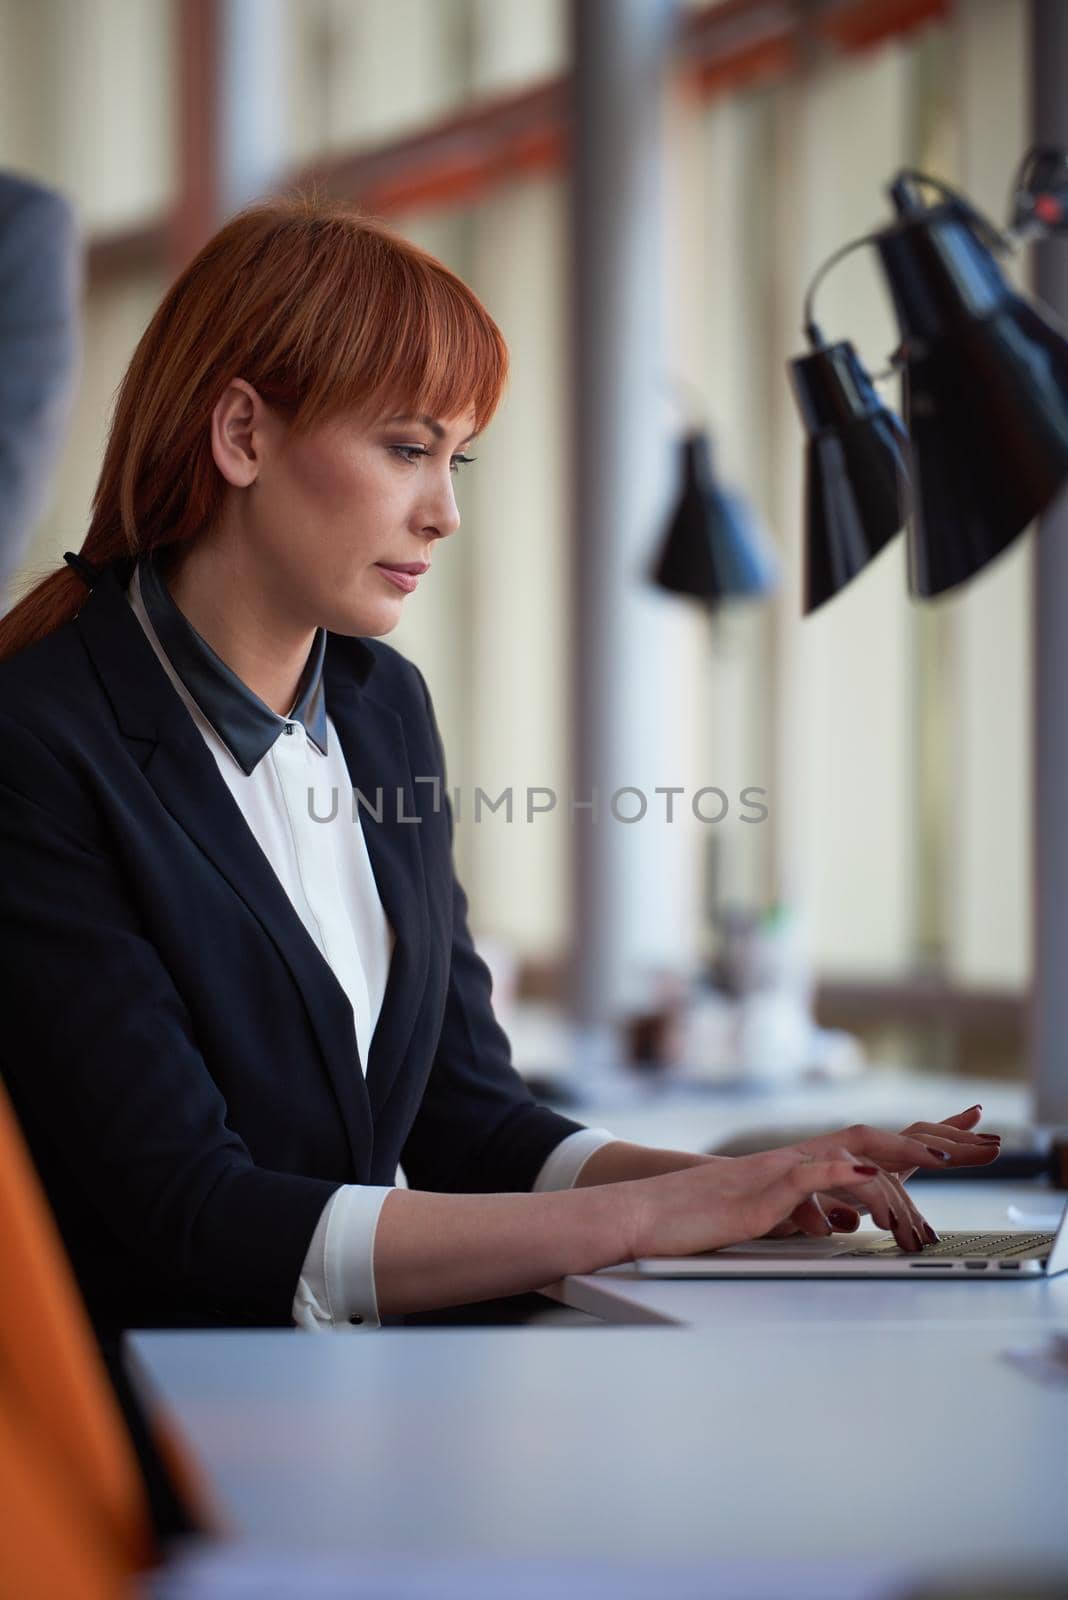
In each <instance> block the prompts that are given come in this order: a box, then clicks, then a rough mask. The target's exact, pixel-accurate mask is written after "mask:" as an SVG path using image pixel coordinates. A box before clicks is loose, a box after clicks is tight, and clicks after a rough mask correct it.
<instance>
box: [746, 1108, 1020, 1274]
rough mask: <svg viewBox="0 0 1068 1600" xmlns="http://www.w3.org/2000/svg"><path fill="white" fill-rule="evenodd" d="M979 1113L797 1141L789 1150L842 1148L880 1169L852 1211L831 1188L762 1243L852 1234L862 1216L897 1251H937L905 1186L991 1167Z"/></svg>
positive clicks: (992, 1154) (990, 1142)
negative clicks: (922, 1176) (890, 1238)
mask: <svg viewBox="0 0 1068 1600" xmlns="http://www.w3.org/2000/svg"><path fill="white" fill-rule="evenodd" d="M982 1110H983V1108H982V1106H978V1105H976V1106H969V1108H968V1109H967V1110H966V1111H958V1112H957V1113H956V1115H954V1116H952V1117H947V1118H946V1119H945V1121H944V1122H913V1123H910V1125H909V1126H908V1127H907V1128H904V1129H903V1130H902V1132H901V1133H900V1134H894V1133H886V1132H884V1131H883V1130H881V1129H879V1128H871V1127H868V1126H867V1125H866V1124H863V1123H859V1124H857V1125H856V1126H854V1127H851V1128H843V1129H841V1130H839V1131H838V1132H836V1133H829V1134H821V1135H818V1136H817V1137H816V1138H814V1139H805V1140H802V1141H800V1142H799V1143H797V1144H796V1145H795V1146H794V1148H796V1149H799V1150H804V1151H807V1152H810V1153H811V1154H812V1155H814V1156H821V1155H826V1154H829V1153H830V1151H831V1150H833V1149H837V1148H840V1147H842V1146H845V1147H846V1148H848V1149H849V1150H850V1151H851V1152H852V1153H853V1154H854V1155H856V1156H857V1157H858V1158H859V1159H861V1160H865V1161H871V1162H873V1163H874V1164H875V1165H876V1166H877V1167H878V1168H879V1169H880V1172H879V1176H878V1177H877V1178H876V1179H875V1180H874V1181H873V1182H872V1184H871V1185H870V1187H869V1188H868V1189H866V1190H865V1199H864V1203H863V1204H858V1202H857V1199H856V1195H855V1192H854V1193H851V1192H850V1191H845V1190H834V1189H831V1190H828V1191H826V1192H823V1193H819V1194H816V1195H813V1196H812V1198H811V1199H809V1200H806V1201H803V1202H802V1204H801V1205H799V1206H798V1207H797V1208H796V1209H795V1210H794V1211H793V1212H792V1213H791V1215H790V1217H789V1219H787V1220H786V1221H785V1222H782V1223H780V1224H779V1225H778V1227H776V1228H773V1229H772V1230H771V1232H770V1233H769V1234H766V1235H764V1237H766V1238H771V1239H779V1238H785V1237H787V1236H788V1235H790V1234H794V1233H807V1234H812V1235H820V1234H823V1235H826V1234H830V1233H852V1232H853V1231H854V1229H855V1228H856V1227H857V1226H858V1225H859V1222H860V1218H861V1216H862V1215H864V1214H865V1213H868V1214H870V1216H871V1218H872V1220H873V1222H875V1224H876V1226H878V1227H880V1228H886V1229H888V1230H889V1231H890V1232H891V1233H892V1234H893V1235H894V1238H895V1240H896V1242H897V1244H898V1245H900V1247H901V1248H902V1249H903V1250H909V1251H914V1250H922V1249H924V1247H925V1246H928V1245H936V1244H938V1242H939V1238H938V1234H937V1233H936V1232H935V1231H934V1229H933V1228H932V1227H931V1225H930V1223H929V1222H928V1221H927V1220H926V1218H925V1217H923V1216H922V1215H921V1213H920V1211H919V1208H918V1207H917V1206H916V1205H915V1203H914V1201H913V1200H912V1197H911V1195H910V1194H909V1193H908V1191H907V1190H906V1188H905V1181H906V1180H907V1179H908V1178H910V1177H911V1176H912V1175H913V1173H914V1172H918V1171H920V1170H921V1169H923V1170H926V1171H939V1170H943V1169H944V1168H945V1167H947V1166H972V1165H988V1164H989V1163H990V1162H991V1161H996V1160H997V1157H998V1154H999V1151H1000V1148H1001V1141H1000V1136H999V1135H998V1134H992V1133H977V1132H976V1126H977V1124H978V1122H979V1120H980V1118H981V1116H982ZM869 1197H870V1198H869Z"/></svg>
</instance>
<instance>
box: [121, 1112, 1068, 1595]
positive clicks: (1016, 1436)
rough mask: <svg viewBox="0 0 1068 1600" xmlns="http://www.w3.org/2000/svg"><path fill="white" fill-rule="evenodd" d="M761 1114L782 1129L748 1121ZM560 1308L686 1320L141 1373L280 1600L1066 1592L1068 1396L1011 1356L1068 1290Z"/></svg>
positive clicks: (839, 1293) (999, 1189) (667, 1296)
mask: <svg viewBox="0 0 1068 1600" xmlns="http://www.w3.org/2000/svg"><path fill="white" fill-rule="evenodd" d="M859 1088H860V1086H859V1085H851V1086H849V1089H848V1091H843V1092H842V1093H841V1094H840V1095H839V1096H838V1097H837V1098H838V1100H839V1102H840V1104H839V1106H838V1108H836V1109H835V1110H834V1111H831V1110H830V1108H829V1107H826V1108H825V1109H826V1110H827V1120H826V1125H827V1126H833V1125H834V1123H835V1121H836V1120H843V1116H844V1120H847V1121H848V1120H855V1119H858V1118H864V1119H867V1120H876V1119H877V1117H878V1116H879V1112H878V1110H876V1109H873V1103H874V1102H877V1100H878V1097H879V1095H880V1094H881V1093H885V1094H887V1095H890V1096H891V1099H893V1106H892V1111H896V1110H898V1109H900V1096H899V1095H898V1097H897V1098H896V1099H894V1098H893V1096H892V1094H891V1091H890V1090H888V1088H887V1086H886V1085H885V1084H882V1085H868V1086H867V1089H868V1093H867V1094H866V1095H862V1094H858V1093H857V1090H858V1089H859ZM953 1088H954V1093H953V1095H952V1096H951V1097H950V1098H949V1100H948V1103H947V1101H946V1099H945V1095H944V1092H943V1091H942V1090H941V1089H940V1088H939V1087H938V1086H935V1087H934V1088H932V1090H931V1093H930V1097H929V1099H930V1101H931V1102H933V1104H931V1105H930V1106H928V1105H924V1106H917V1105H916V1104H915V1097H913V1099H912V1101H911V1102H910V1106H911V1107H912V1108H913V1109H911V1111H910V1114H911V1115H912V1116H916V1115H933V1114H934V1110H935V1106H936V1105H937V1107H938V1114H939V1115H945V1114H946V1113H947V1111H950V1110H952V1109H954V1107H955V1106H956V1105H958V1104H963V1103H964V1101H963V1099H962V1098H961V1096H960V1087H959V1085H954V1086H953ZM1013 1094H1015V1095H1016V1097H1017V1105H1016V1107H1015V1108H1014V1109H1013V1111H1010V1112H1008V1114H1010V1115H1012V1114H1015V1115H1017V1116H1019V1114H1020V1107H1019V1104H1018V1102H1019V1098H1020V1097H1019V1094H1018V1091H1009V1092H1008V1095H1007V1097H1006V1098H1009V1097H1011V1096H1012V1095H1013ZM988 1098H990V1097H989V1095H988ZM845 1100H848V1102H849V1105H850V1110H849V1111H848V1112H844V1106H843V1105H842V1104H841V1102H844V1101H845ZM719 1109H720V1112H721V1113H722V1112H723V1107H722V1105H721V1106H720V1108H719ZM886 1109H888V1110H889V1109H890V1102H889V1100H888V1101H887V1106H886ZM769 1110H770V1107H769ZM617 1113H618V1108H617ZM710 1113H711V1114H710ZM715 1113H716V1107H715V1105H714V1104H713V1103H710V1102H708V1101H702V1102H701V1105H700V1106H699V1107H698V1108H697V1109H696V1110H695V1109H694V1107H693V1106H692V1105H691V1106H688V1107H683V1106H681V1105H679V1104H678V1103H676V1104H675V1105H674V1106H668V1105H667V1104H666V1103H665V1104H664V1105H662V1106H661V1108H660V1109H659V1110H656V1109H655V1108H650V1107H646V1108H644V1109H642V1108H638V1109H637V1110H636V1111H635V1112H634V1114H633V1117H631V1116H630V1114H628V1116H627V1117H620V1116H619V1115H618V1114H613V1113H612V1110H611V1108H604V1112H603V1117H604V1122H605V1125H606V1126H609V1127H611V1128H613V1130H614V1131H616V1132H618V1133H619V1134H620V1135H621V1136H623V1137H635V1136H644V1137H645V1138H647V1139H648V1140H650V1142H662V1143H675V1144H679V1145H680V1146H683V1147H685V1146H686V1145H687V1144H688V1146H689V1147H690V1148H700V1147H701V1145H702V1144H703V1143H705V1142H707V1141H708V1140H709V1139H710V1138H713V1137H715V1138H718V1137H725V1136H727V1135H728V1134H729V1132H730V1131H732V1129H731V1128H730V1127H727V1128H726V1131H724V1124H725V1123H726V1122H728V1121H729V1120H730V1116H731V1115H734V1114H735V1113H733V1112H729V1113H727V1114H725V1115H721V1116H720V1120H719V1124H718V1126H716V1125H715V1123H716V1115H715ZM805 1113H806V1115H807V1116H810V1117H811V1116H812V1115H813V1107H812V1105H811V1104H807V1105H806V1106H805ZM792 1114H796V1113H794V1112H786V1111H784V1108H783V1105H782V1103H781V1102H776V1103H775V1106H774V1115H775V1116H776V1118H779V1117H784V1116H786V1115H792ZM816 1114H817V1115H818V1113H816ZM891 1114H892V1112H891ZM1002 1114H1006V1113H1005V1111H1004V1109H1003V1113H1002ZM737 1116H738V1118H739V1123H738V1125H741V1123H742V1122H746V1123H750V1124H751V1123H752V1122H753V1121H754V1120H756V1119H755V1118H754V1116H753V1114H752V1107H751V1106H750V1107H748V1108H746V1109H745V1110H744V1111H743V1110H742V1108H740V1107H739V1108H737ZM658 1119H659V1120H658ZM672 1119H674V1123H673V1122H672ZM589 1120H591V1121H596V1120H599V1115H598V1116H596V1117H595V1116H591V1117H590V1118H589ZM989 1120H990V1121H991V1122H992V1123H993V1122H994V1121H995V1117H994V1116H993V1115H992V1116H991V1117H990V1119H989ZM680 1122H681V1123H683V1124H684V1125H683V1126H682V1127H681V1128H680V1126H679V1124H680ZM687 1133H688V1134H689V1135H690V1136H691V1137H690V1138H686V1137H684V1136H685V1135H686V1134H687ZM930 1187H931V1188H932V1189H934V1188H935V1187H936V1186H935V1185H931V1186H930ZM1026 1193H1031V1194H1033V1193H1034V1191H1033V1190H1029V1189H1026V1188H1024V1187H1023V1186H1015V1185H1013V1186H1008V1185H1000V1184H998V1185H995V1184H983V1185H980V1186H974V1187H973V1186H965V1185H961V1186H959V1187H954V1186H949V1185H946V1186H944V1187H938V1193H937V1196H935V1195H932V1198H931V1200H930V1201H929V1202H928V1203H927V1204H928V1208H929V1212H930V1215H931V1217H932V1220H933V1221H934V1222H935V1224H936V1226H937V1225H939V1224H941V1225H944V1226H952V1225H954V1223H955V1222H957V1221H958V1220H959V1221H960V1222H961V1223H962V1224H963V1225H967V1224H968V1223H970V1222H971V1221H972V1220H973V1219H977V1220H979V1221H984V1222H985V1221H989V1222H990V1223H991V1225H995V1226H996V1225H1000V1224H1001V1222H1002V1221H1003V1220H1004V1216H1005V1206H1006V1203H1007V1201H1008V1200H1009V1199H1010V1198H1012V1197H1013V1196H1014V1195H1015V1196H1016V1197H1017V1198H1021V1197H1022V1196H1023V1195H1024V1194H1026ZM560 1292H561V1294H562V1297H563V1298H565V1299H566V1300H568V1301H569V1303H571V1304H572V1305H576V1306H579V1307H581V1308H583V1309H594V1310H596V1311H597V1312H598V1313H599V1314H601V1315H604V1316H607V1317H608V1318H610V1319H619V1320H623V1321H632V1320H635V1319H640V1318H642V1317H643V1316H644V1317H646V1318H648V1319H650V1320H653V1321H655V1322H657V1323H658V1324H661V1325H660V1326H657V1327H652V1328H644V1327H643V1328H634V1327H630V1328H628V1327H605V1328H594V1329H592V1330H591V1329H582V1330H565V1329H545V1330H538V1329H530V1330H524V1329H509V1330H504V1331H485V1330H480V1329H463V1330H457V1331H453V1330H437V1329H397V1330H382V1331H381V1332H377V1333H374V1334H367V1333H352V1334H348V1333H338V1334H334V1335H324V1336H315V1337H313V1336H309V1335H306V1334H301V1333H297V1332H292V1333H286V1332H278V1333H273V1332H257V1333H243V1332H234V1333H221V1334H216V1333H148V1334H137V1335H133V1336H131V1339H130V1352H131V1359H132V1365H133V1370H134V1375H135V1380H136V1381H138V1382H139V1383H140V1385H141V1387H142V1389H143V1391H144V1393H145V1394H146V1397H147V1399H148V1401H149V1404H150V1405H153V1404H155V1405H160V1406H163V1407H165V1409H166V1411H167V1412H168V1414H169V1416H170V1418H171V1420H172V1423H174V1424H175V1425H176V1426H177V1428H178V1431H179V1433H180V1434H181V1435H183V1436H184V1437H185V1439H186V1441H187V1442H188V1444H189V1445H190V1447H191V1449H192V1451H193V1453H194V1455H195V1456H196V1458H197V1459H198V1460H199V1461H200V1463H201V1465H202V1467H203V1468H204V1470H205V1471H206V1474H207V1476H208V1479H209V1482H210V1485H211V1487H212V1489H213V1490H214V1492H215V1495H216V1497H217V1498H218V1500H219V1501H220V1503H221V1506H222V1509H223V1511H224V1513H225V1514H226V1516H227V1517H228V1519H229V1521H230V1524H231V1526H232V1527H233V1529H234V1531H235V1533H236V1534H238V1535H239V1536H240V1537H241V1538H242V1539H243V1540H244V1541H245V1542H246V1544H247V1545H248V1546H249V1547H250V1548H251V1549H252V1550H253V1551H254V1552H256V1551H258V1552H260V1553H261V1554H262V1553H264V1552H267V1553H268V1558H269V1559H268V1570H269V1571H273V1572H274V1573H275V1582H276V1587H275V1588H273V1589H272V1588H270V1587H269V1586H268V1587H266V1588H265V1587H263V1586H262V1584H261V1585H260V1587H259V1588H257V1590H256V1592H257V1595H258V1596H259V1597H261V1600H264V1597H266V1595H267V1594H268V1593H269V1594H271V1595H272V1596H273V1595H274V1594H278V1595H281V1594H286V1593H289V1592H291V1590H289V1589H287V1588H286V1587H285V1584H286V1583H287V1582H291V1578H292V1575H291V1573H290V1577H289V1578H285V1577H282V1576H279V1575H280V1574H282V1573H283V1572H284V1571H285V1570H287V1569H285V1568H284V1567H283V1565H282V1564H281V1562H280V1558H279V1557H278V1556H277V1555H276V1554H275V1553H276V1552H279V1551H289V1552H294V1551H295V1552H296V1553H297V1554H296V1560H297V1563H298V1567H299V1563H300V1562H301V1560H303V1559H304V1556H305V1555H310V1553H311V1552H315V1553H316V1556H317V1557H319V1558H321V1559H326V1560H328V1561H330V1560H332V1561H334V1562H335V1567H334V1569H333V1571H334V1573H335V1576H338V1582H339V1587H338V1588H337V1589H336V1590H335V1589H333V1588H324V1589H322V1590H321V1591H320V1590H319V1589H318V1588H313V1587H312V1585H311V1578H310V1575H309V1574H308V1573H305V1574H304V1576H303V1577H302V1580H301V1583H300V1586H299V1589H300V1592H301V1593H302V1594H303V1595H312V1594H319V1593H320V1592H321V1593H323V1594H324V1595H325V1594H327V1593H329V1594H331V1595H333V1594H335V1593H341V1592H343V1593H345V1594H346V1595H348V1596H355V1595H357V1594H359V1595H361V1596H362V1595H364V1594H370V1593H375V1594H376V1595H379V1596H382V1595H388V1596H389V1597H390V1600H393V1597H395V1596H396V1597H402V1596H403V1597H404V1600H411V1597H413V1596H419V1597H420V1600H422V1597H424V1596H435V1597H439V1600H444V1597H446V1596H447V1597H448V1600H476V1597H477V1600H482V1597H483V1596H490V1595H492V1596H494V1597H495V1600H497V1597H499V1596H503V1595H507V1596H508V1597H509V1600H527V1596H531V1597H533V1596H535V1595H537V1596H541V1595H544V1594H561V1595H565V1594H566V1595H567V1596H568V1600H574V1597H578V1596H580V1595H581V1596H586V1595H590V1596H592V1595H594V1594H596V1595H597V1596H598V1597H601V1596H603V1595H607V1594H609V1593H610V1594H612V1595H613V1596H614V1597H616V1600H632V1597H637V1596H639V1595H640V1596H642V1600H645V1597H646V1596H648V1595H654V1594H656V1595H659V1594H668V1593H670V1594H672V1595H673V1597H677V1600H697V1597H698V1596H700V1597H701V1600H704V1597H705V1596H706V1595H712V1594H717V1595H718V1594H723V1595H728V1596H730V1597H731V1600H780V1597H781V1600H786V1597H787V1596H789V1597H790V1600H809V1597H810V1596H811V1597H814V1596H819V1597H820V1600H887V1597H889V1596H891V1595H893V1596H895V1597H896V1596H898V1595H900V1594H901V1593H902V1592H903V1591H902V1590H901V1588H900V1587H898V1585H897V1584H896V1583H892V1582H891V1580H890V1576H889V1575H890V1574H892V1573H897V1574H898V1575H900V1573H901V1572H903V1571H904V1572H906V1573H911V1574H913V1575H922V1576H924V1577H926V1578H931V1577H937V1576H941V1577H943V1578H944V1577H946V1576H948V1575H950V1574H953V1575H956V1574H959V1573H960V1571H961V1570H962V1569H963V1568H969V1567H970V1568H971V1570H972V1571H978V1572H980V1573H982V1574H983V1576H984V1577H985V1578H988V1579H989V1578H990V1576H991V1575H992V1574H993V1573H995V1572H997V1571H999V1570H1002V1571H1007V1572H1010V1573H1014V1574H1015V1577H1014V1578H1013V1579H1012V1580H1010V1582H1009V1585H1008V1586H1007V1587H1006V1588H1005V1589H1004V1590H1003V1591H1001V1592H1003V1593H1004V1594H1006V1595H1008V1594H1013V1593H1017V1592H1019V1591H1018V1590H1017V1589H1014V1587H1013V1584H1014V1583H1019V1582H1021V1581H1022V1580H1021V1579H1020V1573H1021V1571H1022V1570H1023V1569H1024V1568H1025V1567H1026V1566H1027V1564H1028V1563H1033V1562H1041V1563H1043V1564H1044V1565H1047V1566H1056V1567H1057V1568H1058V1570H1059V1572H1060V1574H1061V1576H1062V1579H1063V1581H1064V1590H1063V1591H1060V1592H1068V1516H1066V1514H1065V1505H1066V1500H1065V1484H1066V1483H1068V1385H1064V1384H1060V1385H1057V1386H1053V1385H1049V1384H1043V1383H1040V1382H1039V1381H1037V1380H1036V1379H1035V1378H1034V1377H1032V1376H1031V1375H1029V1374H1028V1373H1026V1372H1024V1371H1022V1370H1020V1369H1019V1368H1017V1367H1015V1366H1013V1365H1011V1364H1010V1363H1009V1362H1007V1361H1006V1360H1005V1359H1004V1357H1003V1352H1004V1350H1005V1349H1006V1347H1007V1346H1009V1345H1014V1344H1020V1343H1028V1342H1033V1341H1035V1340H1037V1339H1038V1338H1040V1337H1041V1336H1042V1335H1044V1334H1045V1333H1046V1332H1047V1330H1048V1329H1049V1327H1050V1326H1051V1324H1054V1323H1059V1325H1060V1326H1061V1327H1062V1328H1065V1329H1068V1281H1066V1280H1064V1279H1061V1280H1058V1281H1056V1282H1049V1283H1037V1284H1029V1283H1019V1282H1015V1281H1011V1282H1000V1281H999V1282H995V1283H991V1284H985V1283H974V1282H968V1283H962V1284H956V1283H949V1282H944V1283H936V1282H933V1281H924V1282H923V1283H920V1284H912V1283H910V1282H901V1283H863V1282H860V1281H857V1282H851V1283H842V1284H832V1283H811V1284H806V1283H799V1282H796V1281H794V1282H790V1283H784V1282H783V1283H773V1282H763V1283H760V1282H748V1283H743V1282H732V1283H721V1284H714V1283H705V1284H702V1283H694V1282H689V1283H678V1282H676V1283H670V1282H661V1283H655V1282H649V1283H645V1282H641V1283H636V1282H634V1281H628V1278H627V1274H626V1273H625V1272H617V1273H615V1274H596V1275H593V1276H592V1277H590V1278H575V1279H569V1280H567V1281H566V1283H565V1284H564V1285H563V1286H562V1287H561V1291H560ZM679 1323H683V1324H686V1325H687V1326H684V1327H679V1326H677V1324H679ZM663 1324H676V1326H666V1325H663ZM302 1553H303V1554H302ZM398 1562H400V1563H401V1564H402V1565H403V1564H407V1565H406V1567H405V1571H406V1572H407V1574H408V1576H407V1577H404V1578H402V1577H399V1576H398V1574H397V1567H398ZM531 1563H534V1564H535V1566H534V1569H532V1568H531ZM532 1570H533V1571H534V1576H533V1577H532V1576H531V1571H532ZM606 1572H607V1573H608V1576H607V1577H606ZM354 1575H358V1576H359V1581H360V1585H361V1586H360V1587H357V1586H356V1582H355V1576H354ZM390 1575H392V1579H391V1577H390ZM387 1580H389V1581H387ZM213 1581H214V1580H213ZM602 1581H603V1582H604V1583H605V1585H606V1586H605V1587H603V1588H602V1587H600V1586H599V1584H600V1583H601V1582H602ZM365 1583H366V1584H367V1585H368V1587H366V1588H365V1587H363V1586H362V1585H363V1584H365ZM201 1592H202V1593H203V1594H205V1595H211V1596H212V1600H215V1596H216V1594H218V1593H221V1592H222V1591H221V1589H219V1588H218V1586H217V1585H216V1587H214V1588H213V1587H212V1583H211V1582H209V1584H208V1586H207V1587H206V1588H204V1589H203V1590H202V1591H201ZM242 1592H247V1591H242ZM968 1592H970V1593H975V1592H977V1591H976V1590H972V1591H968ZM1049 1592H1050V1593H1053V1592H1054V1591H1052V1590H1051V1591H1049Z"/></svg>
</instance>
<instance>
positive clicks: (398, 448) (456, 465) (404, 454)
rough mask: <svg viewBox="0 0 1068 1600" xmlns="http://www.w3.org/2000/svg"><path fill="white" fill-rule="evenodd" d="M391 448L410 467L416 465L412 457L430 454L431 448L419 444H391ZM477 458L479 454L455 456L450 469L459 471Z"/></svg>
mask: <svg viewBox="0 0 1068 1600" xmlns="http://www.w3.org/2000/svg"><path fill="white" fill-rule="evenodd" d="M389 448H390V449H391V450H392V451H393V453H394V454H395V455H398V456H400V457H401V459H402V460H403V461H406V462H407V463H408V465H409V466H410V467H414V465H415V462H414V461H413V460H412V459H411V458H412V457H413V456H415V457H416V458H418V457H419V456H429V454H430V451H429V450H424V448H423V446H422V445H417V444H391V445H390V446H389ZM477 460H478V457H477V456H453V458H452V460H451V461H450V463H449V471H450V472H457V471H459V469H460V467H466V466H469V465H470V463H471V462H472V461H477Z"/></svg>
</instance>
